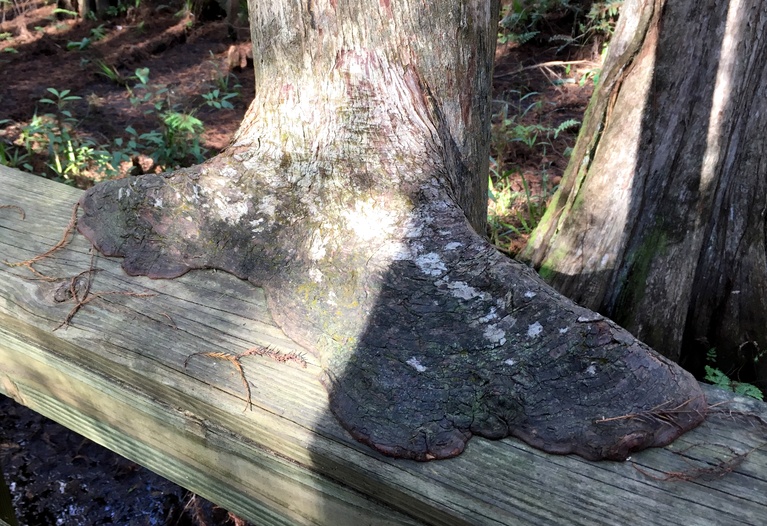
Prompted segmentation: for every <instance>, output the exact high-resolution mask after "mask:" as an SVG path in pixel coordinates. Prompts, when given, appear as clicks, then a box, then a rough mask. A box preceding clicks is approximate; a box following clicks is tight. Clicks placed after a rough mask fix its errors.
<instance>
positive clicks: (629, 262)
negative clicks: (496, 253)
mask: <svg viewBox="0 0 767 526" xmlns="http://www.w3.org/2000/svg"><path fill="white" fill-rule="evenodd" d="M766 14H767V4H766V3H765V2H763V1H758V0H748V1H731V2H717V1H706V2H701V1H699V0H664V1H661V0H633V1H629V2H626V3H625V4H624V6H623V10H622V12H621V21H620V23H619V25H618V28H617V29H616V33H615V35H614V37H613V41H612V43H611V45H610V52H609V53H608V57H607V59H606V63H605V66H604V72H603V75H602V79H603V81H602V82H601V84H600V86H599V88H598V89H597V91H596V93H595V94H594V97H593V99H592V102H591V104H590V106H589V109H588V112H587V115H586V117H585V119H584V126H583V129H582V132H581V136H580V137H579V140H578V144H577V145H576V148H575V150H574V153H573V157H572V159H571V161H570V165H569V166H568V170H567V173H566V175H565V177H564V179H563V182H562V185H561V187H560V190H559V192H558V194H557V195H555V197H554V201H553V202H552V205H551V207H550V209H549V210H548V212H547V214H546V216H545V218H544V220H543V221H542V222H541V224H540V225H539V227H538V229H537V230H536V232H535V233H534V235H533V236H532V237H531V240H530V242H529V244H528V246H527V248H526V250H525V251H524V252H523V254H522V259H525V260H527V261H529V262H532V264H533V265H534V266H535V267H536V268H539V269H540V271H541V274H542V275H543V276H544V278H545V279H546V280H547V281H548V282H549V283H550V284H552V285H553V286H554V287H555V288H557V289H558V290H559V291H560V292H562V293H563V294H565V295H567V296H569V297H571V298H573V299H574V300H576V301H578V302H580V303H582V304H584V305H585V306H588V307H589V308H592V309H595V310H598V311H599V312H601V313H603V314H605V315H607V316H609V317H611V318H613V319H614V320H615V321H617V322H618V323H620V324H622V325H623V326H624V327H626V328H627V329H628V330H629V331H631V332H632V333H633V334H635V335H636V336H637V337H638V338H639V339H641V340H642V341H644V342H646V343H648V344H649V345H650V346H652V347H654V348H656V349H658V350H659V351H661V352H662V353H663V354H665V355H666V356H667V357H669V358H671V359H673V360H677V361H678V360H680V359H681V360H682V362H683V363H684V364H685V365H686V366H687V367H688V368H692V369H694V370H696V371H697V372H701V370H702V368H703V364H704V363H705V358H706V351H708V350H709V349H710V348H716V353H717V356H718V358H720V359H724V360H727V361H729V362H730V363H732V362H733V361H734V360H737V362H738V363H740V365H741V366H742V365H747V362H750V363H751V365H753V359H754V358H757V357H758V355H759V353H760V349H767V258H766V257H765V256H766V254H765V248H766V247H765V206H766V205H765V203H767V200H766V199H765V198H766V197H767V195H766V192H767V184H766V179H765V177H766V176H767V165H765V162H764V153H765V147H764V141H763V140H762V139H761V137H762V136H763V135H764V132H765V129H767V112H765V111H763V108H765V107H766V106H767V87H765V86H767V83H766V82H765V80H766V77H767V73H765V72H767V42H765V40H764V39H763V38H762V35H763V34H764V33H763V32H764V31H765V29H766V27H765V24H766V22H767V17H766V16H765V15H766ZM758 367H759V372H758V378H759V380H760V381H761V382H762V385H763V386H765V385H767V383H765V382H767V357H766V358H765V359H762V360H761V361H760V362H759V363H758ZM752 372H753V370H752Z"/></svg>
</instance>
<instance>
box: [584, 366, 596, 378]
mask: <svg viewBox="0 0 767 526" xmlns="http://www.w3.org/2000/svg"><path fill="white" fill-rule="evenodd" d="M586 374H588V375H590V376H594V375H595V374H597V368H596V366H595V365H594V364H593V363H592V364H591V365H589V366H588V367H587V368H586Z"/></svg>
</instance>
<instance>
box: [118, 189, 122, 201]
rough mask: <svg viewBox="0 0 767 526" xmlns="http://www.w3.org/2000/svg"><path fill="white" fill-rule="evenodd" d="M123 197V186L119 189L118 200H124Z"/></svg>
mask: <svg viewBox="0 0 767 526" xmlns="http://www.w3.org/2000/svg"><path fill="white" fill-rule="evenodd" d="M122 198H123V189H122V188H120V189H119V190H118V191H117V200H118V201H122Z"/></svg>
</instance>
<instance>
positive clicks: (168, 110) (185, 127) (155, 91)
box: [130, 68, 226, 167]
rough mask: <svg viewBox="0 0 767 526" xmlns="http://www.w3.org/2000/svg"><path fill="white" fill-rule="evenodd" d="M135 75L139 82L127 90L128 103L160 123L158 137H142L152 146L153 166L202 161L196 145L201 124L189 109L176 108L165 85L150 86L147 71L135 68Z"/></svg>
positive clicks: (171, 93) (154, 135) (201, 155)
mask: <svg viewBox="0 0 767 526" xmlns="http://www.w3.org/2000/svg"><path fill="white" fill-rule="evenodd" d="M135 75H136V78H137V79H138V80H139V82H138V83H137V84H136V85H135V86H133V87H132V88H130V94H131V95H130V101H131V104H133V105H134V106H136V107H142V108H143V109H144V114H145V115H150V114H153V115H155V116H157V119H158V122H159V124H160V130H161V131H160V133H159V134H153V135H148V136H146V137H145V138H144V140H147V141H151V142H153V143H154V148H153V150H152V154H151V157H152V160H153V161H154V162H155V164H157V165H159V166H162V167H175V166H180V165H183V164H186V162H187V160H188V159H192V160H193V162H198V163H199V162H202V161H203V160H204V155H205V153H206V150H205V148H203V146H202V144H201V142H200V136H201V135H202V132H203V131H204V125H203V123H202V121H200V120H199V119H198V118H197V117H195V116H194V111H193V110H192V111H186V110H184V109H183V108H181V107H179V105H178V104H176V103H175V102H174V101H173V92H172V91H171V90H170V89H168V87H167V86H163V85H150V84H149V69H148V68H142V69H137V70H136V72H135ZM218 102H220V100H219V101H218ZM224 102H226V100H224ZM222 107H223V106H222Z"/></svg>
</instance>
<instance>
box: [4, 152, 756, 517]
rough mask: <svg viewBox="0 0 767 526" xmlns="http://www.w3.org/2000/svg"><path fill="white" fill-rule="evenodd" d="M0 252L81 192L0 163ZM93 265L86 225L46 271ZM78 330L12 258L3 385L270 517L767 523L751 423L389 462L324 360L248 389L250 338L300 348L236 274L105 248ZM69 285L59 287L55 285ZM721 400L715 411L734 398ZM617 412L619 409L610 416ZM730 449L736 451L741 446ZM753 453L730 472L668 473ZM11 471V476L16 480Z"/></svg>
mask: <svg viewBox="0 0 767 526" xmlns="http://www.w3.org/2000/svg"><path fill="white" fill-rule="evenodd" d="M0 188H2V191H1V192H0V205H4V204H10V205H17V206H20V207H22V208H23V209H24V211H25V212H26V219H25V220H21V218H20V215H19V213H18V211H17V210H14V209H11V208H7V209H0V261H8V262H15V261H21V260H25V259H28V258H31V257H33V256H35V255H37V254H40V253H42V252H44V251H45V250H47V249H48V248H50V247H51V246H53V245H54V244H55V243H56V242H57V241H58V239H59V238H60V237H61V234H62V232H63V229H64V227H65V225H66V224H67V222H68V220H69V217H70V214H71V210H72V206H73V205H74V203H75V202H76V201H77V199H78V197H79V195H80V192H79V191H78V190H75V189H72V188H70V187H67V186H64V185H60V184H57V183H53V182H51V181H47V180H45V179H42V178H38V177H34V176H30V175H27V174H23V173H21V172H17V171H14V170H9V169H7V168H5V167H2V166H0ZM90 264H91V255H90V253H89V246H88V243H87V242H86V241H85V240H84V239H83V238H82V237H81V236H76V237H75V238H74V240H73V241H72V242H71V243H70V244H69V245H67V247H66V248H65V249H63V250H61V251H59V252H57V253H56V254H55V256H54V257H52V258H50V259H48V260H45V261H43V262H41V263H39V264H38V265H36V268H37V269H38V270H39V271H41V272H43V273H45V274H47V275H51V276H58V277H62V278H63V277H72V276H76V275H78V274H79V273H80V272H83V271H85V270H87V269H88V268H89V267H90ZM95 264H96V267H97V268H98V269H99V271H98V272H96V273H93V274H92V277H93V281H92V289H91V294H92V295H95V294H99V293H104V292H116V291H120V292H131V293H136V294H154V295H153V296H149V297H136V296H126V295H117V294H109V295H103V296H102V297H99V298H97V299H94V300H93V301H91V302H90V303H87V304H86V305H84V306H83V307H82V308H81V309H80V311H79V312H78V313H77V314H76V315H75V316H74V318H73V319H72V322H71V324H70V326H68V327H62V328H59V329H58V330H55V331H54V329H55V328H56V327H57V326H58V325H59V324H60V323H61V322H62V321H63V320H65V319H66V317H67V315H68V314H69V312H70V310H71V309H72V307H73V305H74V303H73V301H72V300H71V299H70V300H68V301H62V302H59V301H56V298H58V299H61V298H64V297H65V296H66V294H65V292H66V290H67V289H68V287H69V284H68V282H67V281H58V282H45V281H40V280H35V279H34V278H35V276H34V275H33V274H31V273H30V272H29V271H28V270H27V269H25V268H23V267H9V266H7V265H0V392H2V393H4V394H6V395H9V396H12V397H13V398H14V399H16V400H17V401H19V402H20V403H22V404H24V405H26V406H28V407H30V408H32V409H34V410H36V411H38V412H40V413H42V414H44V415H46V416H48V417H50V418H52V419H54V420H56V421H58V422H60V423H62V424H63V425H65V426H67V427H69V428H70V429H73V430H75V431H77V432H79V433H81V434H83V435H84V436H87V437H89V438H91V439H93V440H95V441H96V442H98V443H100V444H102V445H105V446H106V447H108V448H110V449H112V450H113V451H116V452H117V453H119V454H121V455H123V456H125V457H127V458H130V459H132V460H134V461H136V462H138V463H140V464H142V465H144V466H146V467H148V468H150V469H152V470H154V471H156V472H157V473H159V474H161V475H163V476H165V477H167V478H169V479H171V480H173V481H174V482H177V483H179V484H181V485H182V486H184V487H186V488H189V489H190V490H192V491H195V492H197V493H199V494H201V495H203V496H204V497H206V498H208V499H210V500H212V501H213V502H216V503H217V504H220V505H222V506H224V507H226V508H228V509H231V510H232V511H234V512H235V513H238V514H240V515H241V516H243V517H245V518H248V519H250V520H252V521H254V522H256V523H257V524H333V525H344V524H349V525H358V524H392V525H393V524H515V525H516V524H561V523H568V524H589V525H592V524H640V523H643V524H669V523H672V524H673V523H677V524H760V523H765V522H767V501H765V499H764V495H766V494H767V452H766V451H765V449H764V447H762V448H761V449H754V448H758V447H759V446H763V445H764V443H765V442H767V436H766V434H765V427H764V426H760V425H758V424H757V420H756V419H754V418H751V419H743V418H737V417H734V418H731V419H728V418H722V417H715V418H710V419H709V421H707V422H706V423H705V424H704V425H703V426H701V427H700V428H698V429H696V430H694V431H692V432H690V433H687V434H686V435H684V436H683V437H682V438H681V439H679V440H678V441H677V442H675V443H673V444H672V445H671V446H669V447H667V448H663V449H654V450H648V451H644V452H642V453H640V454H638V455H635V456H634V457H633V458H632V459H631V460H630V461H628V462H624V463H614V462H599V463H593V462H587V461H584V460H582V459H580V458H578V457H573V456H555V455H547V454H545V453H541V452H540V451H537V450H533V449H532V448H530V447H529V446H526V445H524V444H522V443H521V442H519V441H517V440H513V439H506V440H502V441H498V442H491V441H488V440H484V439H475V440H473V441H472V442H471V443H470V444H469V447H468V448H467V450H466V451H465V452H464V453H463V454H462V455H460V456H459V457H457V458H454V459H450V460H443V461H438V462H430V463H417V462H412V461H406V460H396V459H391V458H387V457H383V456H381V455H378V454H377V453H375V452H374V451H372V450H370V449H369V448H367V447H365V446H362V445H360V444H358V443H356V442H355V441H354V440H352V439H351V438H350V437H349V436H348V435H347V434H346V432H345V431H344V430H343V429H341V428H340V426H339V425H338V424H337V423H336V421H335V419H334V418H333V417H332V415H330V414H329V413H328V409H327V394H326V392H325V390H324V388H323V387H322V386H321V385H320V383H319V382H318V380H317V375H318V373H319V367H318V364H317V363H316V361H314V359H313V358H312V357H311V356H307V357H306V358H307V361H308V366H307V367H306V368H305V369H304V368H302V367H300V365H299V364H297V363H293V362H286V363H280V362H277V361H274V360H271V359H269V358H265V357H258V356H250V357H245V358H243V360H242V364H243V366H244V368H245V372H246V374H247V376H248V379H249V380H250V382H251V386H252V394H253V407H252V410H250V409H249V410H244V409H245V405H246V404H245V396H246V395H245V389H244V386H243V384H242V381H241V379H240V376H239V374H238V372H237V371H236V370H235V369H234V367H233V366H232V365H231V364H230V363H229V362H226V361H223V360H216V359H213V358H210V357H205V356H192V357H191V358H190V359H189V361H188V366H187V367H186V368H185V367H184V363H185V361H186V360H187V358H189V357H190V356H191V355H192V354H194V353H197V352H220V353H229V354H233V353H240V352H243V351H245V350H247V349H248V348H251V347H253V346H255V345H264V346H270V347H273V348H275V349H279V350H282V351H285V352H289V351H297V352H300V351H301V349H300V348H299V347H297V346H296V345H295V344H294V343H292V342H291V341H290V340H288V339H287V338H286V337H285V336H284V335H283V334H282V332H281V331H280V330H279V328H277V327H276V325H275V324H274V323H273V321H272V320H271V317H270V316H269V313H268V311H267V308H266V303H265V300H264V297H263V294H261V293H260V291H259V289H256V288H254V287H253V286H252V285H250V284H249V283H247V282H244V281H241V280H238V279H237V278H234V277H233V276H231V275H229V274H225V273H222V272H218V273H217V272H213V271H197V272H193V273H190V274H188V275H186V276H184V277H182V278H179V279H175V280H149V279H145V278H131V277H128V276H126V275H125V274H124V273H123V272H122V270H121V269H120V266H119V261H113V260H109V259H107V258H103V257H99V258H98V259H97V260H96V263H95ZM57 291H58V294H57ZM706 392H707V395H708V397H709V401H710V402H712V403H716V402H720V401H722V402H725V403H726V405H725V406H724V407H727V408H728V409H732V410H733V411H752V412H756V414H757V415H761V418H763V419H767V406H766V405H765V404H761V403H758V402H756V401H751V400H745V399H743V398H740V397H733V396H731V395H729V394H727V393H725V392H723V391H718V390H714V389H707V390H706ZM721 407H722V406H719V407H718V408H719V409H721ZM608 416H609V415H608ZM728 448H732V450H730V449H728ZM733 451H734V452H741V453H746V452H749V451H750V454H748V456H747V457H746V458H745V460H744V461H743V462H742V463H740V464H739V465H737V466H733V467H732V470H731V471H730V472H729V473H727V474H725V475H724V476H721V477H709V478H707V477H703V478H698V479H696V480H694V481H663V480H657V479H662V478H663V477H664V473H668V472H674V471H682V470H686V471H690V470H691V469H694V468H695V467H699V468H706V467H711V465H712V463H714V462H716V459H717V458H722V457H723V456H726V455H731V454H732V452H733ZM6 475H7V476H9V477H10V476H12V474H10V473H9V474H6Z"/></svg>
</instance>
